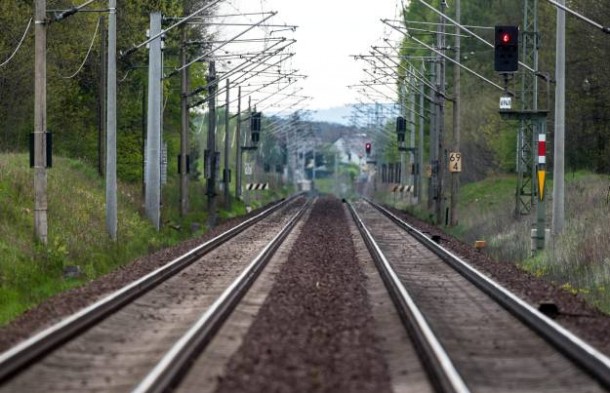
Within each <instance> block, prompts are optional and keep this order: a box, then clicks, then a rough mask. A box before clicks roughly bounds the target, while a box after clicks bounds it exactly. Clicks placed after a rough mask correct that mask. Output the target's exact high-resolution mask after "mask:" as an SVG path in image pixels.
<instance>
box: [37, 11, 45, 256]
mask: <svg viewBox="0 0 610 393" xmlns="http://www.w3.org/2000/svg"><path fill="white" fill-rule="evenodd" d="M34 12H35V14H34V34H35V52H36V54H35V68H34V80H35V84H34V93H35V94H34V228H35V235H36V239H37V240H38V241H40V242H41V243H42V244H47V241H48V223H47V208H48V206H47V171H46V167H47V157H46V150H47V149H46V132H47V26H48V23H47V16H46V14H47V3H46V0H36V9H35V11H34Z"/></svg>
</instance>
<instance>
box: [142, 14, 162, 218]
mask: <svg viewBox="0 0 610 393" xmlns="http://www.w3.org/2000/svg"><path fill="white" fill-rule="evenodd" d="M159 31H161V13H160V12H153V13H151V14H150V34H151V35H155V36H157V37H158V38H157V39H155V40H153V41H151V42H150V44H149V61H148V122H147V132H146V174H145V179H146V181H145V182H146V193H145V197H144V200H145V201H144V202H145V209H146V215H147V216H148V218H149V220H150V221H151V222H152V223H153V225H154V226H155V228H156V229H159V227H160V222H161V220H160V218H161V217H160V216H161V213H160V204H161V110H162V108H161V76H162V71H161V68H162V60H161V37H160V36H158V32H159Z"/></svg>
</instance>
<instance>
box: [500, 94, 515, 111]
mask: <svg viewBox="0 0 610 393" xmlns="http://www.w3.org/2000/svg"><path fill="white" fill-rule="evenodd" d="M512 107H513V99H512V98H511V97H508V96H502V97H500V109H502V110H510V109H511V108H512Z"/></svg>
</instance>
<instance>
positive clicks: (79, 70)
mask: <svg viewBox="0 0 610 393" xmlns="http://www.w3.org/2000/svg"><path fill="white" fill-rule="evenodd" d="M100 22H101V18H100V19H98V20H97V26H95V32H94V33H93V38H92V39H91V45H89V50H88V51H87V54H86V55H85V59H84V60H83V62H82V64H81V65H80V67H78V70H76V72H75V73H74V74H72V75H70V76H63V75H60V77H61V78H62V79H72V78H74V77H75V76H76V75H78V74H79V73H80V72H81V71H82V69H83V67H84V66H85V63H87V60H88V59H89V55H90V54H91V49H93V44H94V43H95V38H96V37H97V32H98V30H99V28H100Z"/></svg>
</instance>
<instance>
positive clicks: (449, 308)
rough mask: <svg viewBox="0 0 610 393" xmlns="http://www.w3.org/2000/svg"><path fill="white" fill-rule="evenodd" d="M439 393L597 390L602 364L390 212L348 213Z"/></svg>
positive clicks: (601, 385) (609, 367)
mask: <svg viewBox="0 0 610 393" xmlns="http://www.w3.org/2000/svg"><path fill="white" fill-rule="evenodd" d="M350 211H351V212H352V215H353V217H354V219H355V220H356V222H357V224H358V227H359V229H360V232H361V233H362V236H363V238H364V239H365V242H366V243H367V247H368V248H369V250H370V251H371V254H372V255H373V258H374V260H375V263H376V265H377V267H378V268H379V270H380V274H381V276H382V278H383V281H384V283H385V286H386V287H387V288H388V290H389V291H390V293H391V297H392V299H393V302H394V303H395V304H396V307H397V310H398V312H399V314H400V315H401V318H402V320H403V321H404V323H405V325H406V327H407V329H408V331H409V335H410V337H411V339H412V340H413V342H414V346H415V348H416V350H417V351H418V353H419V354H420V355H421V359H422V362H423V367H424V368H425V369H426V370H427V372H428V375H429V380H430V382H431V383H432V385H433V386H434V389H435V390H436V391H442V392H470V391H472V392H475V391H476V392H545V391H549V392H551V391H552V392H602V391H607V390H608V389H610V360H609V359H608V358H607V357H606V356H604V355H602V354H601V353H599V352H598V351H596V350H595V349H593V348H592V347H590V346H589V345H587V344H586V343H585V342H583V341H582V340H580V339H579V338H577V337H575V336H574V335H572V334H571V333H569V332H568V331H566V330H565V329H563V328H562V327H560V326H559V325H557V324H556V323H555V322H553V321H552V320H550V319H549V318H547V317H546V316H544V315H542V314H541V313H539V312H538V311H537V310H535V309H533V308H532V307H530V306H529V305H527V304H526V303H525V302H523V301H522V300H520V299H519V298H517V297H516V296H515V295H513V294H511V293H510V292H508V291H507V290H505V289H504V288H502V287H501V286H500V285H499V284H497V283H495V282H493V281H491V280H490V279H488V278H487V277H485V276H484V275H482V274H481V273H479V272H478V271H477V270H476V269H474V268H472V267H471V266H469V265H468V264H467V262H465V261H463V260H461V259H460V258H459V257H457V256H455V255H453V254H452V253H450V252H449V251H447V250H445V249H443V248H442V247H440V246H439V245H438V244H436V243H435V242H434V241H432V240H431V239H430V238H428V237H427V236H425V235H424V234H422V233H421V232H419V231H417V230H416V229H415V228H413V227H411V226H409V225H408V224H406V223H404V222H403V221H401V220H400V219H399V218H398V217H396V216H394V215H393V214H392V213H391V212H389V211H388V210H386V209H384V208H382V207H381V206H377V205H373V204H372V203H369V202H365V201H359V202H356V203H354V204H353V205H351V206H350Z"/></svg>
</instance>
